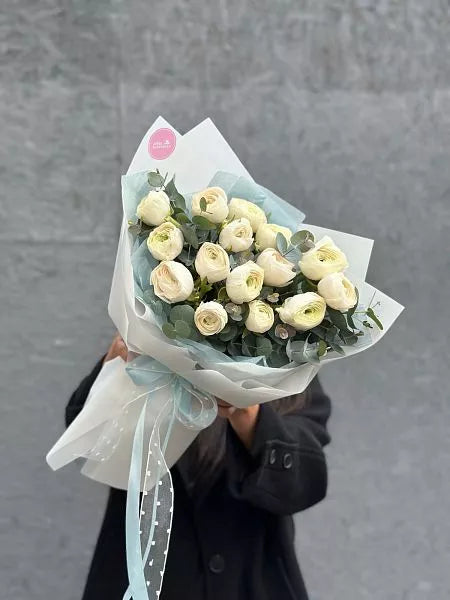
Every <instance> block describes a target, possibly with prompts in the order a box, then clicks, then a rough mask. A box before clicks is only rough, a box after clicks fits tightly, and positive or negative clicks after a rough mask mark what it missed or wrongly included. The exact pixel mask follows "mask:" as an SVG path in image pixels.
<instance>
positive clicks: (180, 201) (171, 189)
mask: <svg viewBox="0 0 450 600" xmlns="http://www.w3.org/2000/svg"><path fill="white" fill-rule="evenodd" d="M164 191H165V192H166V194H167V195H168V196H169V198H170V200H171V202H173V204H174V206H175V207H177V208H181V209H183V210H186V201H185V199H184V197H183V196H182V195H181V194H180V192H179V191H178V190H177V188H176V186H175V176H173V177H172V179H171V180H170V181H169V183H168V184H167V185H166V187H165V189H164Z"/></svg>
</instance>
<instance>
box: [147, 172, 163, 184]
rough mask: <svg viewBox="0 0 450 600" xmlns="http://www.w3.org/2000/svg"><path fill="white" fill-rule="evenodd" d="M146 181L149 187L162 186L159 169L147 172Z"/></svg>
mask: <svg viewBox="0 0 450 600" xmlns="http://www.w3.org/2000/svg"><path fill="white" fill-rule="evenodd" d="M147 181H148V185H149V186H150V187H154V188H157V187H162V186H163V185H164V177H163V176H162V175H161V173H160V172H159V171H150V172H149V173H147Z"/></svg>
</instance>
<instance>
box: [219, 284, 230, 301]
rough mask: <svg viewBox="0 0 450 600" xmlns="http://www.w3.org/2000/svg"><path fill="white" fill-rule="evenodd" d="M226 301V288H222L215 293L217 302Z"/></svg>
mask: <svg viewBox="0 0 450 600" xmlns="http://www.w3.org/2000/svg"><path fill="white" fill-rule="evenodd" d="M228 299H229V298H228V294H227V288H226V287H225V286H222V287H221V288H220V290H219V291H218V293H217V300H218V302H225V301H226V300H228Z"/></svg>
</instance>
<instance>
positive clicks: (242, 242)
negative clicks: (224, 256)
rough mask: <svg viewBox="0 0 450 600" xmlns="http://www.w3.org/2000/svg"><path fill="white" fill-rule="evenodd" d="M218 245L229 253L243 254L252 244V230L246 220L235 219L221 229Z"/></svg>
mask: <svg viewBox="0 0 450 600" xmlns="http://www.w3.org/2000/svg"><path fill="white" fill-rule="evenodd" d="M219 244H220V245H221V246H222V248H225V250H228V251H229V252H243V251H244V250H248V249H249V248H250V246H251V245H252V244H253V229H252V226H251V225H250V221H249V220H248V219H245V218H242V219H236V220H235V221H231V223H228V225H225V227H224V228H223V229H222V231H221V232H220V235H219Z"/></svg>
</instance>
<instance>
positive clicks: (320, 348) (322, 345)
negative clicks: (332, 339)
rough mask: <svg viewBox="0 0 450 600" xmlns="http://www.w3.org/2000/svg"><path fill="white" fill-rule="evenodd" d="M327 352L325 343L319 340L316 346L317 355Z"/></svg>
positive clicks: (323, 354)
mask: <svg viewBox="0 0 450 600" xmlns="http://www.w3.org/2000/svg"><path fill="white" fill-rule="evenodd" d="M326 353H327V343H326V342H325V341H324V340H319V345H318V347H317V356H318V357H319V358H321V357H322V356H325V354H326Z"/></svg>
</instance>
